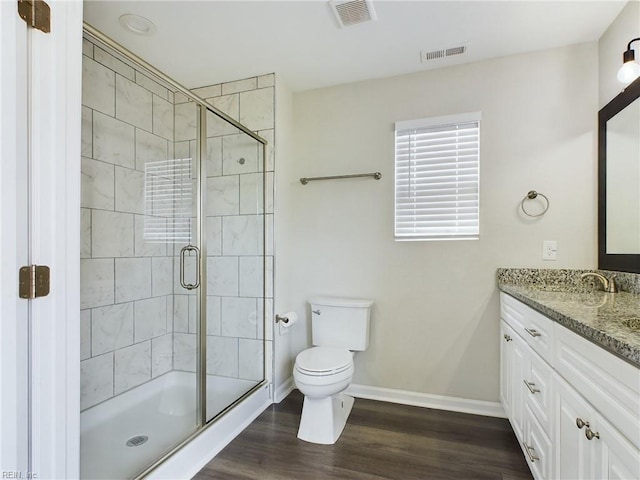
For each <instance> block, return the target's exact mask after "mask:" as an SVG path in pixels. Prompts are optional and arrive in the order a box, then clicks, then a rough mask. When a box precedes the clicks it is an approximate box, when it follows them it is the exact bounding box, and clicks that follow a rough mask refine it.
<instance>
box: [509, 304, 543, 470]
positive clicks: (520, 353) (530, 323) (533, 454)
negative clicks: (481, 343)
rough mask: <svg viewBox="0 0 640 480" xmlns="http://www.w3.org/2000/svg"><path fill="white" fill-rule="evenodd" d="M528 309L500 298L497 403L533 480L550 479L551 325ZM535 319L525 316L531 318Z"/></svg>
mask: <svg viewBox="0 0 640 480" xmlns="http://www.w3.org/2000/svg"><path fill="white" fill-rule="evenodd" d="M529 310H530V309H529V307H527V306H526V305H524V304H523V303H521V302H519V301H517V300H515V299H513V298H512V297H509V296H506V295H503V296H502V297H501V305H500V312H501V317H502V320H501V322H500V328H501V342H500V343H501V352H500V353H501V362H500V363H501V384H500V397H501V400H502V402H503V406H504V408H505V412H506V414H507V417H508V418H509V421H510V422H511V426H512V427H513V431H514V432H515V434H516V437H517V438H518V441H519V442H520V447H521V448H522V451H523V453H524V454H525V457H526V458H527V461H528V462H529V467H530V468H531V471H532V473H533V475H534V477H535V478H551V476H552V472H553V451H552V448H551V447H552V443H551V432H552V430H551V426H552V425H551V423H552V418H553V416H552V415H551V402H552V398H553V383H552V378H551V372H552V369H551V367H550V366H549V363H548V361H547V360H546V358H550V357H551V355H552V339H553V325H552V322H551V320H550V319H548V318H546V317H544V316H542V315H539V314H537V312H533V311H531V312H529ZM532 312H533V313H535V314H536V315H531V313H532Z"/></svg>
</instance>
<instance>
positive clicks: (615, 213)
mask: <svg viewBox="0 0 640 480" xmlns="http://www.w3.org/2000/svg"><path fill="white" fill-rule="evenodd" d="M639 97H640V78H638V79H636V80H635V81H634V82H633V83H631V84H630V85H629V86H628V87H627V88H626V89H625V90H624V91H623V92H622V93H620V94H619V95H618V96H616V97H615V98H614V99H613V100H611V101H610V102H609V103H608V104H607V105H605V106H604V107H603V108H602V110H600V112H599V113H598V267H599V268H601V269H603V270H618V271H622V272H633V273H640V99H639Z"/></svg>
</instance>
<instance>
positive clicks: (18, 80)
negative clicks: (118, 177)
mask: <svg viewBox="0 0 640 480" xmlns="http://www.w3.org/2000/svg"><path fill="white" fill-rule="evenodd" d="M48 3H49V5H50V8H51V33H43V32H40V31H38V30H34V29H32V28H31V27H27V26H26V24H25V23H24V22H23V21H22V20H21V19H20V18H19V17H18V11H17V9H18V7H17V2H16V1H4V0H3V1H0V32H1V33H2V42H1V43H0V51H1V54H2V55H1V59H2V60H1V62H0V64H1V65H0V107H1V108H0V111H1V116H0V122H1V124H0V151H1V154H2V157H1V162H0V202H1V203H0V209H1V213H0V252H2V255H1V256H0V258H2V269H1V272H0V287H1V288H0V292H1V297H0V315H1V318H0V385H1V388H0V431H1V432H2V435H0V469H1V470H2V471H3V475H4V476H6V478H9V477H12V478H28V477H29V476H30V475H31V476H32V477H35V476H37V478H40V479H47V478H75V477H77V476H78V463H79V462H78V458H79V455H78V450H79V449H78V442H79V440H78V439H79V389H80V387H79V365H80V358H79V357H80V354H79V345H80V320H79V316H80V315H79V263H80V261H79V251H80V246H79V236H80V235H79V232H80V219H79V211H80V167H79V164H80V103H81V98H80V97H81V78H82V77H81V68H82V66H81V59H82V56H81V51H82V2H81V1H79V0H70V1H63V0H50V1H49V2H48ZM30 264H37V265H47V266H49V267H50V268H51V293H50V294H49V295H48V296H47V297H43V298H38V299H35V300H23V299H20V298H19V297H18V269H19V267H20V266H23V265H30Z"/></svg>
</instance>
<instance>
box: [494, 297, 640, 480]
mask: <svg viewBox="0 0 640 480" xmlns="http://www.w3.org/2000/svg"><path fill="white" fill-rule="evenodd" d="M500 304H501V307H500V313H501V322H500V328H501V331H500V344H501V347H500V356H501V366H500V399H501V402H502V404H503V406H504V409H505V412H506V414H507V417H508V418H509V421H510V422H511V425H512V427H513V429H514V432H515V434H516V437H517V438H518V441H519V443H520V446H521V448H522V451H523V453H524V455H525V457H526V459H527V462H528V463H529V466H530V468H531V472H532V474H533V476H534V477H535V478H536V479H541V478H554V479H567V480H569V479H571V480H575V479H581V480H582V479H584V480H586V479H640V369H638V368H637V367H635V366H633V365H631V364H630V363H628V362H625V361H624V360H622V359H620V358H618V357H616V356H614V355H613V354H611V353H609V352H607V351H605V350H604V349H602V348H600V347H599V346H597V345H595V344H593V343H592V342H590V341H588V340H586V339H584V338H582V337H581V336H579V335H578V334H576V333H574V332H572V331H570V330H568V329H566V328H565V327H563V326H562V325H560V324H558V323H556V322H554V321H552V320H551V319H550V318H547V317H545V316H544V315H541V314H540V313H539V312H537V311H535V310H533V309H532V308H530V307H528V306H527V305H525V304H524V303H522V302H520V301H518V300H516V299H514V298H513V297H511V296H509V295H506V294H504V293H501V302H500Z"/></svg>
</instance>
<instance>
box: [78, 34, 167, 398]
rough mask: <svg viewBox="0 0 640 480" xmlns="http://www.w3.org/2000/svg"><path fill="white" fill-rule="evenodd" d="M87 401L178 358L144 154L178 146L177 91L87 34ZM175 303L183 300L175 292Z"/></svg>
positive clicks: (159, 156) (160, 156)
mask: <svg viewBox="0 0 640 480" xmlns="http://www.w3.org/2000/svg"><path fill="white" fill-rule="evenodd" d="M83 46H84V48H83V53H84V57H83V88H82V93H83V108H82V150H81V151H82V156H83V158H82V200H81V202H82V204H81V206H82V209H81V227H82V228H81V252H80V253H81V259H82V260H81V285H82V287H81V308H82V313H81V354H82V362H81V408H82V409H86V408H89V407H91V406H93V405H95V404H97V403H100V402H102V401H104V400H107V399H109V398H111V397H113V396H114V395H118V394H120V393H123V392H125V391H127V390H129V389H131V388H134V387H136V386H138V385H140V384H142V383H144V382H146V381H148V380H150V379H151V378H153V377H157V376H158V375H162V374H164V373H166V372H168V371H170V370H171V369H172V368H173V332H172V329H173V324H172V320H171V319H172V313H173V312H174V310H175V309H176V307H174V301H173V280H172V278H173V276H174V275H173V268H174V266H173V258H172V257H173V248H172V246H169V247H168V246H167V244H164V243H149V242H147V241H145V239H144V221H145V216H144V214H145V210H144V168H145V163H146V162H149V161H154V160H166V159H169V158H171V157H172V156H173V151H174V148H173V141H174V134H173V131H174V127H173V122H174V106H173V103H172V102H173V98H174V97H173V93H172V92H169V91H168V90H167V88H166V87H164V86H162V85H160V84H159V83H156V82H155V81H153V80H152V79H151V78H149V77H148V76H146V75H143V74H141V73H140V72H138V71H136V70H134V69H133V68H132V67H131V66H129V65H126V64H124V63H123V62H121V61H120V60H118V59H116V58H115V57H113V56H112V55H110V54H109V53H108V52H106V51H105V50H103V49H101V48H100V47H98V46H94V45H92V44H91V43H90V42H89V41H87V40H85V41H84V43H83ZM176 305H178V302H176Z"/></svg>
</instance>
